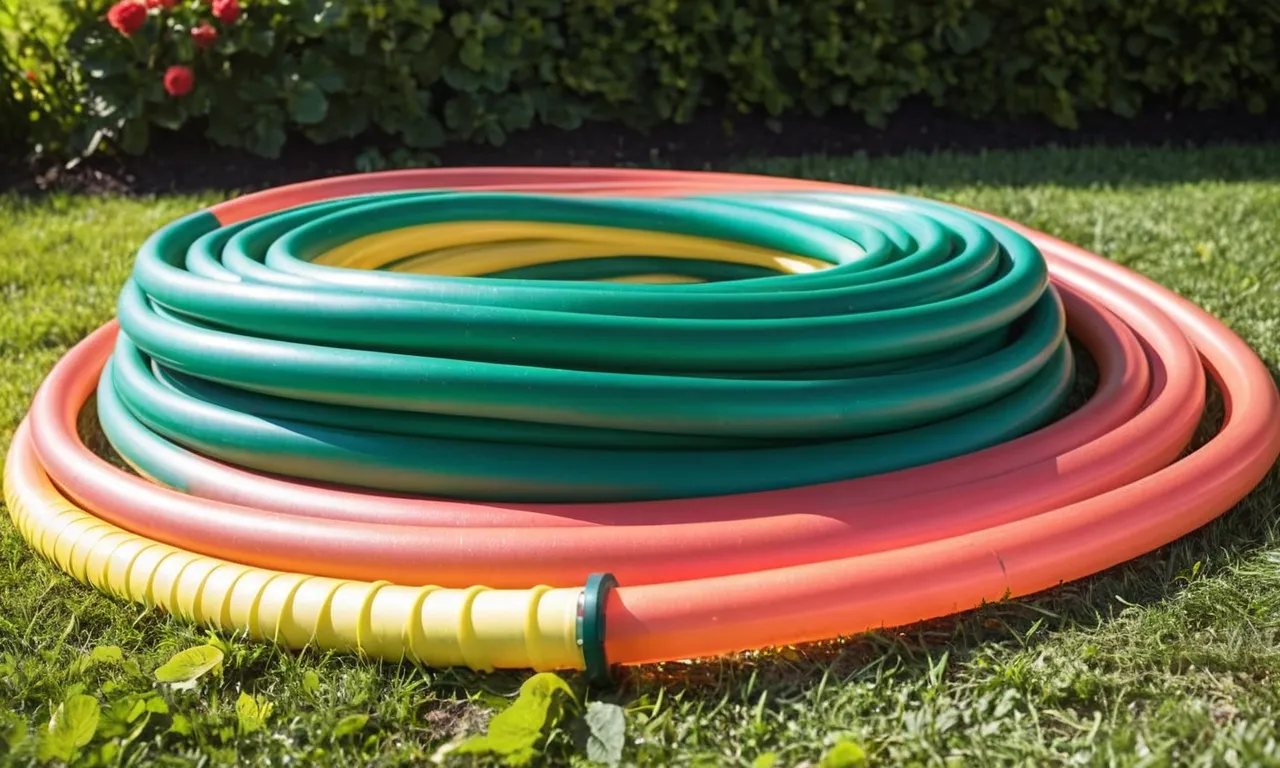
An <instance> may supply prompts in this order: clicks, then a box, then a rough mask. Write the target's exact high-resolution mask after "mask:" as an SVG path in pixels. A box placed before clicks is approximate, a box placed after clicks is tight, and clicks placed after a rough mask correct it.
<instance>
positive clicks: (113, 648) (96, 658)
mask: <svg viewBox="0 0 1280 768" xmlns="http://www.w3.org/2000/svg"><path fill="white" fill-rule="evenodd" d="M89 658H90V659H91V660H92V661H93V663H94V664H119V663H120V662H122V661H124V652H123V651H121V650H120V646H118V645H99V646H97V647H96V648H94V649H93V650H92V651H90V652H89Z"/></svg>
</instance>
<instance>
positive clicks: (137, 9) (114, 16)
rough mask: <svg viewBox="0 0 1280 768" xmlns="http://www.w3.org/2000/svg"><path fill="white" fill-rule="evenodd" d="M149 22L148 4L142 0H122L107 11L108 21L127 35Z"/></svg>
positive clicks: (118, 30)
mask: <svg viewBox="0 0 1280 768" xmlns="http://www.w3.org/2000/svg"><path fill="white" fill-rule="evenodd" d="M146 22H147V6H146V5H145V4H143V2H142V0H120V2H118V3H116V4H115V5H113V6H111V10H109V11H107V23H109V24H110V25H111V26H113V27H115V29H116V31H117V32H119V33H120V34H122V35H124V36H125V37H130V36H132V35H133V33H134V32H137V31H138V30H139V29H142V25H143V24H145V23H146Z"/></svg>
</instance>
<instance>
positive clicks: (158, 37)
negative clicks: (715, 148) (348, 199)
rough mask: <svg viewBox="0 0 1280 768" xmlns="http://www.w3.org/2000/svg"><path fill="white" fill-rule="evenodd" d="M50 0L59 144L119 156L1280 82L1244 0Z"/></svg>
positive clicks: (1069, 119) (1266, 13) (1056, 107)
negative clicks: (60, 103) (67, 119)
mask: <svg viewBox="0 0 1280 768" xmlns="http://www.w3.org/2000/svg"><path fill="white" fill-rule="evenodd" d="M48 2H53V3H57V5H58V7H59V8H61V9H62V11H63V13H64V14H65V15H66V16H67V18H69V19H71V21H72V22H73V26H74V32H73V33H72V34H71V35H70V36H69V38H68V39H67V40H66V41H65V45H64V50H65V52H66V53H65V55H66V56H67V57H68V58H67V65H68V66H69V67H70V72H69V75H68V78H67V79H68V81H69V82H71V83H73V84H74V86H75V88H76V90H77V93H78V103H77V105H76V108H75V110H74V115H75V119H74V120H73V121H72V122H73V123H74V125H75V127H77V128H78V129H79V131H78V133H77V142H76V143H77V144H78V145H79V146H93V145H97V144H98V143H99V142H100V141H101V140H103V139H106V140H110V141H111V142H114V143H115V144H116V145H118V146H119V147H121V148H123V149H124V150H126V151H130V152H140V151H142V150H144V149H145V148H146V146H147V143H148V140H149V138H150V134H151V132H152V131H153V130H155V129H157V128H160V129H174V128H180V127H185V126H188V125H190V124H192V123H194V124H195V125H197V126H199V127H200V128H201V129H202V130H203V131H204V132H205V134H206V135H207V136H208V137H209V139H210V140H212V141H214V142H216V143H218V144H223V145H231V146H241V147H246V148H248V149H249V150H251V151H253V152H255V153H257V154H260V155H264V156H274V155H276V154H277V153H278V152H279V151H280V149H281V147H282V146H283V145H284V143H285V142H286V141H287V140H288V139H289V138H290V137H294V138H296V139H302V140H310V141H314V142H327V141H333V140H336V139H340V138H347V137H355V136H361V135H366V134H368V135H374V134H380V135H387V136H390V137H392V138H394V139H395V140H396V141H398V142H399V143H400V144H401V145H403V146H406V147H410V148H414V149H429V148H432V147H436V146H439V145H440V144H442V143H444V142H445V141H448V140H463V141H473V140H479V141H486V142H490V143H501V142H502V141H504V140H505V138H506V137H507V136H508V135H510V134H511V133H513V132H516V131H520V130H524V129H526V128H528V127H530V126H532V125H534V124H535V123H541V124H545V125H552V126H558V127H563V128H573V127H575V126H577V125H579V124H580V123H582V122H583V121H584V120H611V121H617V122H621V123H625V124H628V125H632V126H637V127H646V126H652V125H654V124H657V123H662V122H683V121H687V120H689V119H691V118H692V117H693V116H694V115H695V114H696V113H698V112H708V111H709V112H716V113H720V114H721V115H723V116H724V117H725V118H726V119H732V118H733V117H734V116H735V115H740V114H746V113H755V114H763V115H766V116H773V117H784V116H786V115H788V114H795V113H798V112H805V113H812V114H823V113H826V112H829V111H832V110H843V111H849V112H853V113H855V114H857V115H861V116H862V117H864V118H865V119H866V120H867V121H868V122H870V123H872V124H880V123H882V122H883V121H884V120H885V119H886V118H887V116H888V115H890V114H892V113H893V112H894V111H895V110H896V109H897V108H898V106H899V105H900V104H901V103H902V102H903V101H904V100H906V99H909V98H923V99H927V100H929V101H931V102H932V103H934V104H935V105H937V106H939V107H940V108H943V109H947V110H951V111H954V112H959V113H962V114H966V115H972V116H985V115H991V114H1015V115H1016V114H1041V115H1044V116H1046V117H1048V118H1049V119H1050V120H1052V121H1054V122H1055V123H1057V124H1059V125H1063V126H1072V125H1074V124H1075V122H1076V119H1077V116H1078V115H1079V114H1080V113H1082V112H1093V111H1106V112H1111V113H1115V114H1119V115H1124V116H1130V115H1133V114H1135V113H1136V112H1137V111H1139V110H1140V109H1142V108H1143V107H1144V104H1147V103H1149V102H1150V101H1151V100H1152V99H1153V98H1158V99H1160V100H1161V101H1162V102H1167V101H1174V102H1176V103H1179V104H1182V105H1183V106H1185V107H1188V108H1212V107H1221V106H1227V105H1241V106H1245V107H1248V108H1249V109H1251V110H1254V111H1263V110H1266V109H1268V108H1271V107H1273V106H1274V104H1275V103H1276V102H1277V100H1280V78H1277V77H1276V75H1275V73H1276V72H1277V71H1278V70H1280V59H1278V56H1280V53H1278V51H1280V45H1278V44H1277V29H1278V28H1280V7H1278V6H1277V5H1276V4H1275V3H1271V2H1252V1H1251V0H1214V1H1213V2H1200V1H1199V0H1089V1H1088V2H1082V1H1081V0H1044V2H1035V3H1028V2H1023V1H1022V0H936V1H934V0H928V1H927V0H808V1H807V2H804V3H779V2H777V0H689V1H688V2H684V1H681V2H676V0H363V1H362V2H359V3H356V2H339V0H181V1H180V2H175V1H174V0H124V2H115V3H107V2H102V1H100V0H48ZM175 66H177V67H186V68H188V69H189V70H190V72H191V78H190V79H189V81H188V80H187V79H184V80H183V81H182V83H181V85H183V86H185V85H188V84H189V86H190V87H189V88H178V89H177V91H178V92H180V93H179V94H178V95H176V96H175V89H172V88H169V87H168V85H167V84H166V82H167V80H168V78H167V74H166V73H168V72H169V71H170V68H171V67H175Z"/></svg>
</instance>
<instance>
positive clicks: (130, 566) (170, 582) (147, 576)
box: [4, 422, 584, 671]
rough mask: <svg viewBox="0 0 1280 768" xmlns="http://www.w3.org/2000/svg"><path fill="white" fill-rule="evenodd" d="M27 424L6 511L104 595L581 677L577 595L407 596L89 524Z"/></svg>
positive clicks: (354, 646) (195, 617)
mask: <svg viewBox="0 0 1280 768" xmlns="http://www.w3.org/2000/svg"><path fill="white" fill-rule="evenodd" d="M27 430H28V427H27V424H26V422H23V424H22V426H20V427H19V428H18V432H17V434H16V435H15V436H14V441H13V445H12V447H11V448H10V450H9V457H8V461H7V462H6V464H5V473H4V474H5V478H4V487H5V502H6V503H7V504H8V506H9V514H10V516H11V517H12V518H13V521H14V523H15V525H16V526H17V528H18V531H19V532H20V533H21V534H22V536H23V537H24V538H25V539H26V540H27V542H28V543H29V544H30V545H31V547H32V548H34V549H35V550H36V551H38V552H39V553H40V554H41V555H43V556H44V557H46V558H48V559H49V560H51V561H53V562H54V563H55V564H57V566H58V567H59V568H61V569H62V570H63V571H66V572H67V573H69V574H71V575H72V576H73V577H75V578H76V579H77V580H79V581H82V582H85V583H87V584H90V585H92V586H94V587H96V588H98V589H100V590H102V591H104V592H106V593H108V594H111V595H116V596H119V597H124V598H127V599H129V600H132V601H134V602H137V603H141V604H143V605H146V606H154V607H158V608H160V609H162V610H164V611H166V612H169V613H172V614H173V615H175V616H177V617H179V618H182V619H185V620H188V621H194V622H196V623H199V624H203V625H206V626H213V627H217V628H220V629H223V630H227V631H231V632H246V633H247V634H248V635H249V636H250V637H252V638H255V639H261V640H268V641H273V642H276V643H279V644H281V645H283V646H286V647H289V648H302V647H304V646H307V645H314V646H318V647H321V648H324V649H331V650H336V651H347V652H357V653H361V654H364V655H366V656H369V657H374V658H381V659H387V660H391V661H398V660H400V659H402V658H404V657H406V656H407V657H411V658H416V659H418V660H420V661H421V662H422V663H423V664H426V665H428V666H432V667H449V666H467V667H471V668H473V669H478V670H483V671H492V670H494V669H499V668H505V669H512V668H514V669H520V668H528V669H535V670H552V669H582V668H583V666H584V662H583V657H582V650H581V648H580V647H579V646H578V641H577V626H576V621H577V612H578V603H579V600H580V599H581V596H582V590H581V589H576V588H575V589H563V588H562V589H552V588H551V587H546V586H539V587H534V588H532V589H489V588H487V587H482V586H476V587H470V588H468V589H442V588H439V587H432V586H422V587H410V586H400V585H395V584H391V583H389V582H385V581H380V582H368V581H353V580H345V579H331V578H322V577H316V576H307V575H304V574H298V573H284V572H281V571H272V570H266V569H263V568H253V567H248V566H244V565H240V564H238V563H233V562H229V561H227V560H221V559H218V558H214V557H206V556H204V555H197V554H194V553H191V552H187V551H184V550H181V549H177V548H176V547H171V546H168V545H167V544H161V543H159V542H157V541H153V540H151V539H148V538H146V537H143V536H139V535H137V534H134V533H130V532H128V531H126V530H123V529H121V528H118V527H116V526H114V525H112V524H110V523H107V522H104V521H102V520H100V519H98V518H96V517H94V516H93V515H90V514H89V513H87V512H85V511H84V510H83V509H81V508H80V507H78V506H76V505H75V504H74V503H72V502H71V501H70V500H68V499H67V498H66V497H64V496H63V495H62V494H61V493H60V492H59V491H58V490H57V488H56V487H54V485H53V484H52V483H51V482H50V481H49V478H48V477H47V476H46V475H45V474H44V472H43V471H42V470H41V469H40V467H39V464H38V463H37V461H36V457H35V452H34V450H33V448H32V446H31V442H30V438H29V435H28V434H27Z"/></svg>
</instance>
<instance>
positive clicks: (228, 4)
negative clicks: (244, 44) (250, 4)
mask: <svg viewBox="0 0 1280 768" xmlns="http://www.w3.org/2000/svg"><path fill="white" fill-rule="evenodd" d="M213 17H214V18H215V19H217V20H218V21H220V22H222V23H223V24H234V23H235V20H236V19H238V18H240V0H213Z"/></svg>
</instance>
